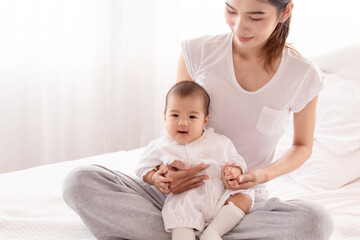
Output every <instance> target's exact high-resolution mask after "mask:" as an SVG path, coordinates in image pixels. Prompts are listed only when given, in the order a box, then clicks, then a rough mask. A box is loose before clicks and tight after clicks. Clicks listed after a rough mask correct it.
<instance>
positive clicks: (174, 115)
mask: <svg viewBox="0 0 360 240" xmlns="http://www.w3.org/2000/svg"><path fill="white" fill-rule="evenodd" d="M171 116H172V117H178V116H179V115H177V114H175V113H174V114H172V115H171Z"/></svg>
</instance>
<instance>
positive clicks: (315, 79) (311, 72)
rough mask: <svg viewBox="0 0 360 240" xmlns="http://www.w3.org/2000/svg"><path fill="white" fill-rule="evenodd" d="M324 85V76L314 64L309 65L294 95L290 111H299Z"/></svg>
mask: <svg viewBox="0 0 360 240" xmlns="http://www.w3.org/2000/svg"><path fill="white" fill-rule="evenodd" d="M324 87H325V76H324V74H323V72H322V71H321V70H320V69H319V68H318V67H317V66H316V65H315V64H312V65H310V67H309V69H308V71H307V72H306V74H305V76H304V79H303V82H302V85H301V87H300V90H299V92H298V94H297V96H296V99H295V102H294V105H293V107H292V111H293V112H294V113H297V112H300V111H301V110H302V109H303V108H304V107H305V106H306V105H307V104H308V103H309V102H310V101H311V100H313V99H314V97H316V96H317V95H318V94H319V93H320V91H321V90H322V89H323V88H324Z"/></svg>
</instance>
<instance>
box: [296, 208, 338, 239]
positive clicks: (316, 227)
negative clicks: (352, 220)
mask: <svg viewBox="0 0 360 240" xmlns="http://www.w3.org/2000/svg"><path fill="white" fill-rule="evenodd" d="M296 205H298V206H299V207H301V208H300V209H301V210H300V213H299V215H300V216H299V218H298V219H301V221H300V223H301V225H302V226H301V227H299V228H297V229H298V230H299V231H302V233H300V235H301V234H304V233H305V235H307V237H306V238H304V239H314V240H315V239H316V240H322V239H324V240H325V239H329V238H330V235H331V233H332V232H333V228H334V223H333V219H332V217H331V216H330V214H329V213H328V211H327V210H326V209H325V208H324V207H323V206H321V205H319V204H316V203H312V202H306V201H298V202H297V203H296ZM304 231H305V232H304Z"/></svg>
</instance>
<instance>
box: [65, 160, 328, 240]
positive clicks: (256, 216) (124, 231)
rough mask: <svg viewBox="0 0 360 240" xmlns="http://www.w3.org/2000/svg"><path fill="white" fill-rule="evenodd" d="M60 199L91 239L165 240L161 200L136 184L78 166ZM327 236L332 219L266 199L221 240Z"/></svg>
mask: <svg viewBox="0 0 360 240" xmlns="http://www.w3.org/2000/svg"><path fill="white" fill-rule="evenodd" d="M63 197H64V199H65V201H66V203H67V204H68V205H69V206H70V207H71V208H72V209H73V210H74V211H76V212H77V214H78V215H79V216H80V218H81V219H82V221H83V222H84V224H85V225H86V226H87V227H88V228H89V229H90V231H91V232H92V233H93V234H94V236H95V237H96V238H97V239H102V240H114V239H132V240H152V239H154V240H163V239H164V240H166V239H171V234H169V233H167V232H165V230H164V223H163V220H162V216H161V209H162V206H163V204H164V201H165V196H164V195H163V194H162V193H160V192H159V191H157V190H156V189H155V188H153V187H150V186H148V185H146V184H144V183H142V182H141V181H139V180H138V179H133V178H130V177H128V176H126V175H124V174H122V173H120V172H115V171H111V170H109V169H106V168H104V167H101V166H97V165H90V166H84V167H80V168H76V169H74V170H73V171H72V172H70V173H69V175H68V176H67V177H66V179H65V182H64V184H63ZM332 230H333V222H332V219H331V217H330V216H329V214H328V213H327V212H326V210H325V209H324V208H323V207H322V206H320V205H317V204H314V203H310V202H306V201H302V200H301V201H300V200H292V201H287V202H281V201H279V200H278V199H277V198H271V199H269V200H267V201H265V202H264V203H263V204H261V206H260V207H259V208H257V209H256V210H255V211H252V212H251V213H249V214H247V215H246V216H245V217H244V218H243V219H242V220H241V222H240V223H239V224H238V225H237V226H236V227H235V228H234V229H233V230H232V231H231V232H229V233H228V234H226V235H225V236H224V237H223V239H225V240H230V239H284V240H297V239H299V240H312V239H313V240H322V239H328V238H329V237H330V235H331V232H332Z"/></svg>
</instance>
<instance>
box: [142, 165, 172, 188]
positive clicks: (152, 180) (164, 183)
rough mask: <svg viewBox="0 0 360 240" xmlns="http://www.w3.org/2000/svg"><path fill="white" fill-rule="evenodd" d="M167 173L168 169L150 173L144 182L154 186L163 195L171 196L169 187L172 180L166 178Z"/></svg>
mask: <svg viewBox="0 0 360 240" xmlns="http://www.w3.org/2000/svg"><path fill="white" fill-rule="evenodd" d="M167 171H168V170H166V169H160V170H157V171H156V170H152V171H149V172H148V173H146V174H145V175H144V177H143V180H144V182H146V183H148V184H151V185H154V186H155V187H156V188H157V189H158V190H159V191H160V192H162V193H163V194H169V193H170V192H171V191H170V189H169V186H170V182H172V179H171V178H167V177H165V176H164V175H165V174H166V173H167Z"/></svg>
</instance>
